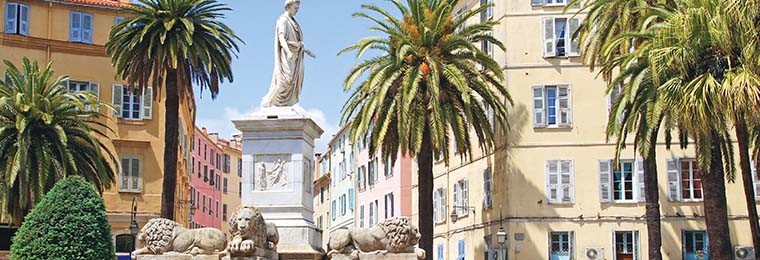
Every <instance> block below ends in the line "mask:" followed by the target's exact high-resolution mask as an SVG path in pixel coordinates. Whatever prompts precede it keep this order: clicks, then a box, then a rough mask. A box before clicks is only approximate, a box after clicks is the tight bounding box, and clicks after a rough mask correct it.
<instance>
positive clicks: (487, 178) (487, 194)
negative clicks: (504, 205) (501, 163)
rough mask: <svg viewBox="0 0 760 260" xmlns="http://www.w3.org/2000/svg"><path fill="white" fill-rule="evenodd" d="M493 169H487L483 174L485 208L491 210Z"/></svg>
mask: <svg viewBox="0 0 760 260" xmlns="http://www.w3.org/2000/svg"><path fill="white" fill-rule="evenodd" d="M491 183H492V181H491V169H490V168H489V169H486V170H485V171H484V172H483V208H490V207H491V203H492V201H491V200H492V197H491V196H492V195H493V194H492V192H493V191H492V190H491Z"/></svg>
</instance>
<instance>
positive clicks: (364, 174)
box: [354, 146, 413, 227]
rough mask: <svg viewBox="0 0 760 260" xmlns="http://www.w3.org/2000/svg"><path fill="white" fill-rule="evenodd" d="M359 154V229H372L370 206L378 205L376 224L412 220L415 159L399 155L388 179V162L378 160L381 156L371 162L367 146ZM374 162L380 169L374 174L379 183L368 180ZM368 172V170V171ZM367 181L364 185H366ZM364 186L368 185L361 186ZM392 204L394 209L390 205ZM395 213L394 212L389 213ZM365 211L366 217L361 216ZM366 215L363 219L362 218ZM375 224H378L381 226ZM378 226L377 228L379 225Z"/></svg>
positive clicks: (357, 187)
mask: <svg viewBox="0 0 760 260" xmlns="http://www.w3.org/2000/svg"><path fill="white" fill-rule="evenodd" d="M358 149H359V154H358V158H357V166H356V167H357V168H358V169H357V170H356V174H358V175H361V177H358V176H357V179H356V180H357V184H356V190H357V191H358V192H357V194H356V203H357V205H356V211H355V214H354V215H355V216H354V217H355V219H356V222H355V223H356V227H369V226H370V225H369V217H370V212H369V211H370V209H369V207H370V203H375V201H377V207H378V209H377V211H376V213H374V214H377V218H376V219H377V221H378V222H382V221H383V220H385V219H386V215H387V216H388V218H391V217H401V216H404V217H411V215H412V210H413V209H412V207H411V203H412V202H411V197H410V193H411V189H412V186H411V178H412V173H411V172H412V159H411V158H409V157H404V156H401V153H399V154H398V155H397V156H396V158H394V160H395V164H392V165H391V166H390V167H391V169H390V172H391V173H390V174H389V175H387V176H386V174H385V171H386V165H387V164H389V163H390V162H389V161H388V160H382V159H379V158H380V156H379V155H375V156H374V157H372V158H370V156H369V149H368V147H366V146H363V147H359V148H358ZM371 159H374V160H376V161H377V164H376V165H377V169H376V172H375V174H376V175H377V178H376V180H377V181H376V182H372V181H370V180H369V178H370V177H369V168H370V167H373V166H372V162H374V161H373V160H371ZM365 169H366V170H365ZM363 180H364V181H363ZM359 182H364V183H366V185H364V184H362V183H359ZM389 194H391V196H390V197H392V202H390V200H389V199H386V196H388V195H389ZM388 204H391V205H388ZM390 210H392V212H388V213H387V214H386V212H387V211H390ZM362 211H363V213H362ZM362 214H363V217H362ZM378 222H376V223H378ZM376 223H375V224H376Z"/></svg>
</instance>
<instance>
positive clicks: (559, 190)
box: [545, 159, 575, 204]
mask: <svg viewBox="0 0 760 260" xmlns="http://www.w3.org/2000/svg"><path fill="white" fill-rule="evenodd" d="M565 164H567V165H566V166H567V172H563V167H564V166H565ZM552 166H554V167H556V172H554V173H552V171H551V169H552ZM553 175H554V176H553ZM563 175H568V176H567V179H568V183H564V182H563V180H564V179H563V178H564V177H565V176H563ZM545 176H546V190H545V192H546V202H547V203H549V204H575V161H574V160H570V159H553V160H546V162H545ZM552 177H556V183H552V179H553V178H552ZM552 189H555V190H554V192H555V194H554V195H556V198H552V195H553V194H552ZM565 189H568V194H567V195H568V196H567V197H568V198H566V197H565V194H564V190H565Z"/></svg>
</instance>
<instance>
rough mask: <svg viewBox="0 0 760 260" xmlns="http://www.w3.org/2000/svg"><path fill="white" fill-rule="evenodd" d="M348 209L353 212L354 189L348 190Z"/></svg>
mask: <svg viewBox="0 0 760 260" xmlns="http://www.w3.org/2000/svg"><path fill="white" fill-rule="evenodd" d="M348 209H350V210H352V211H353V210H354V189H348Z"/></svg>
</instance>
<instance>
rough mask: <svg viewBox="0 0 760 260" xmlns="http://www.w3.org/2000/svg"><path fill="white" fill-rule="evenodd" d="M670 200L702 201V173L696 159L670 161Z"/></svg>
mask: <svg viewBox="0 0 760 260" xmlns="http://www.w3.org/2000/svg"><path fill="white" fill-rule="evenodd" d="M667 169H668V199H669V200H670V201H699V200H702V197H703V196H702V195H703V194H702V171H701V170H700V169H699V165H698V164H697V161H696V160H694V159H674V160H668V163H667Z"/></svg>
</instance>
